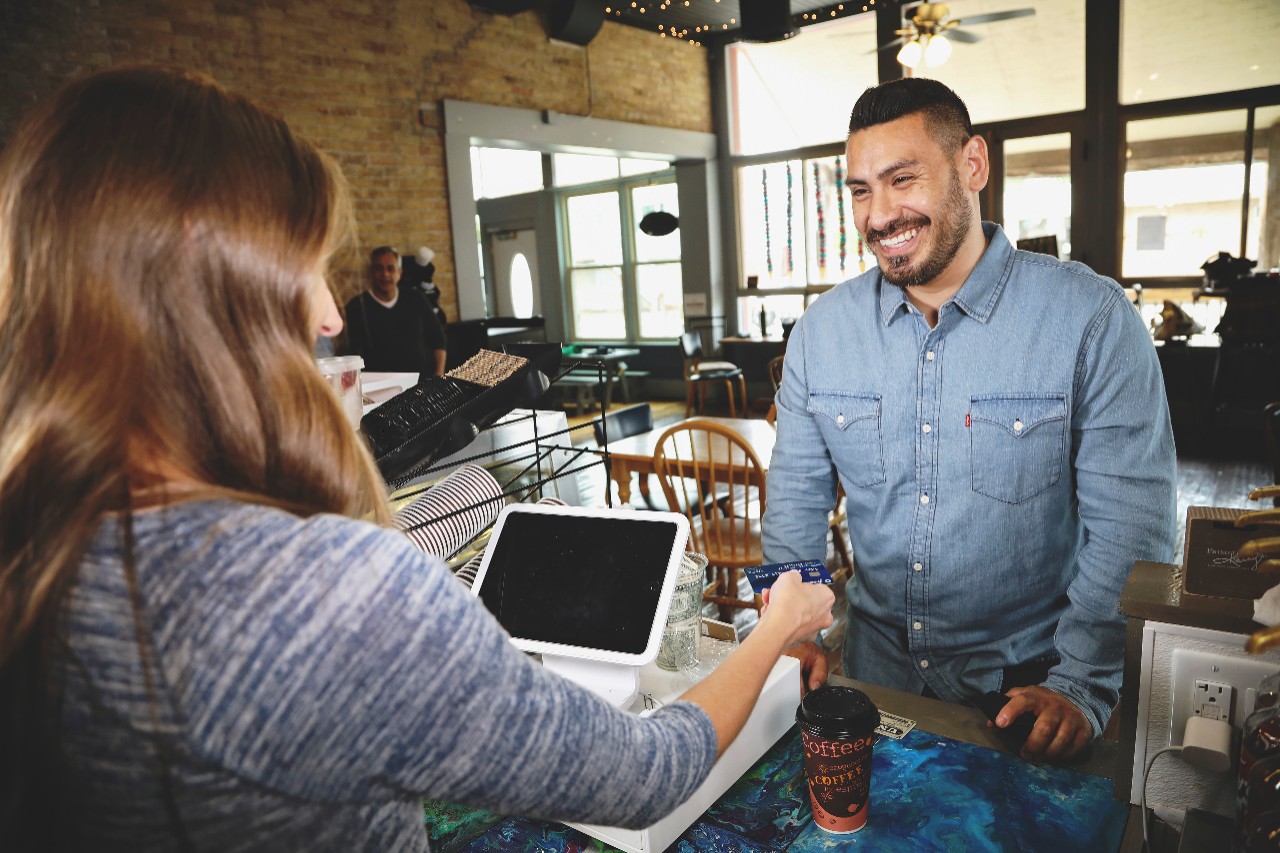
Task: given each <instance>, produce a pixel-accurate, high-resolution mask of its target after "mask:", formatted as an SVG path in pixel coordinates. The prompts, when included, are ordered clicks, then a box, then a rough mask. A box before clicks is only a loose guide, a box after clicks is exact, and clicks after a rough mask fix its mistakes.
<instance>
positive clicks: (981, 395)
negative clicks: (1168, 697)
mask: <svg viewBox="0 0 1280 853" xmlns="http://www.w3.org/2000/svg"><path fill="white" fill-rule="evenodd" d="M847 154H848V176H849V178H848V184H849V187H850V190H851V192H852V195H853V205H854V216H855V222H856V224H857V228H858V231H859V232H861V233H862V234H863V236H864V237H865V239H866V241H867V243H868V245H870V247H871V249H872V251H873V252H874V253H875V255H876V260H877V261H878V262H879V269H875V270H871V271H870V272H867V273H866V274H864V275H862V276H859V277H858V278H855V279H853V280H852V281H848V282H845V283H844V284H842V285H840V286H839V287H837V288H835V289H834V290H832V291H831V292H829V293H827V294H825V295H823V296H822V297H821V298H820V299H818V300H817V301H816V302H815V303H814V304H813V305H812V306H811V307H810V308H809V309H808V311H806V312H805V314H804V316H803V317H802V318H801V319H800V322H799V323H798V324H797V325H796V327H795V330H794V331H793V333H792V335H791V339H790V344H789V346H788V349H787V357H786V362H785V371H784V376H783V380H782V387H781V389H780V391H779V392H778V397H777V405H778V420H777V426H778V442H777V446H776V448H775V450H774V453H773V459H772V462H771V464H770V470H769V477H768V509H767V514H766V515H765V519H764V548H765V557H766V559H767V560H769V561H770V562H780V561H785V560H795V559H812V558H815V557H821V556H822V555H823V554H825V552H826V532H827V514H828V513H829V512H830V510H831V509H832V506H833V504H834V501H835V494H836V476H837V474H838V475H839V478H840V482H842V483H843V484H844V487H845V491H846V492H847V494H848V518H849V533H850V536H851V538H852V540H853V544H854V549H855V553H856V555H857V568H856V570H855V578H854V579H853V580H852V581H851V582H850V584H849V586H848V598H849V619H848V627H847V629H846V636H845V645H844V667H845V672H846V674H848V675H850V676H853V677H855V678H861V679H864V680H867V681H872V682H875V683H879V684H884V685H887V686H890V687H896V688H899V689H902V690H907V691H911V692H915V693H922V694H924V695H926V696H936V697H938V698H941V699H944V700H947V701H950V702H965V701H968V700H970V699H972V698H973V697H975V696H977V695H980V694H982V693H984V692H987V691H992V690H999V691H1005V692H1006V693H1007V694H1008V695H1010V696H1011V697H1012V699H1011V701H1010V702H1009V704H1008V705H1006V706H1005V708H1004V710H1003V711H1002V712H1001V713H1000V716H999V718H998V720H997V725H1000V726H1007V725H1009V724H1010V723H1011V722H1012V721H1013V720H1014V719H1016V718H1017V717H1018V716H1020V715H1021V714H1022V713H1024V712H1031V713H1034V714H1036V715H1037V716H1038V719H1037V722H1036V726H1035V729H1034V730H1033V732H1032V734H1031V736H1030V737H1029V738H1028V739H1027V741H1026V743H1025V744H1024V746H1023V755H1024V756H1025V757H1028V758H1039V757H1047V758H1059V759H1061V758H1066V757H1069V756H1071V755H1074V754H1075V753H1077V752H1078V751H1080V750H1081V749H1083V748H1084V746H1085V745H1087V744H1088V743H1089V741H1090V740H1091V739H1092V738H1093V737H1096V736H1097V735H1098V734H1099V733H1100V732H1101V730H1102V728H1103V726H1105V725H1106V722H1107V718H1108V717H1109V716H1110V713H1111V709H1112V708H1113V707H1114V705H1115V703H1116V700H1117V697H1118V690H1119V685H1120V675H1121V669H1122V654H1123V647H1124V624H1123V619H1122V618H1121V616H1120V614H1119V612H1118V609H1117V603H1118V600H1119V596H1120V590H1121V588H1122V587H1123V586H1124V582H1125V579H1126V578H1127V577H1128V574H1129V571H1130V569H1131V568H1132V566H1133V563H1134V561H1135V560H1163V561H1168V560H1170V559H1171V558H1172V556H1173V544H1174V529H1175V523H1174V515H1175V509H1174V508H1175V458H1174V447H1173V434H1172V431H1171V429H1170V423H1169V412H1168V404H1167V402H1166V400H1165V395H1164V385H1163V382H1162V380H1161V376H1160V367H1159V364H1158V363H1157V360H1156V354H1155V349H1154V348H1153V346H1152V344H1151V340H1150V337H1149V336H1148V334H1147V330H1146V328H1145V326H1144V325H1143V324H1142V321H1141V320H1140V318H1139V317H1138V314H1137V312H1136V311H1134V310H1133V308H1132V306H1131V305H1130V304H1129V302H1128V300H1127V299H1126V298H1125V295H1124V291H1123V290H1122V289H1121V288H1120V287H1119V286H1118V285H1117V284H1116V283H1115V282H1114V281H1112V280H1110V279H1107V278H1103V277H1101V276H1098V275H1096V274H1095V273H1093V272H1092V271H1091V270H1089V269H1088V268H1087V267H1084V266H1083V265H1081V264H1076V263H1061V262H1059V261H1057V260H1056V259H1053V258H1050V257H1048V256H1045V255H1038V254H1030V253H1027V252H1019V251H1015V250H1014V248H1013V246H1011V245H1010V243H1009V240H1008V238H1006V237H1005V235H1004V232H1003V231H1002V230H1001V229H1000V227H999V226H997V225H994V224H991V223H984V222H982V221H981V220H980V217H979V208H978V192H979V191H980V190H982V188H983V187H984V186H985V185H986V182H987V175H988V169H989V163H988V159H987V147H986V143H985V142H984V140H983V139H982V137H980V136H975V135H974V134H973V129H972V126H971V125H970V122H969V115H968V110H967V109H966V108H965V106H964V104H963V102H961V101H960V99H959V98H958V97H957V96H956V95H955V93H954V92H952V91H951V90H950V89H948V88H947V87H946V86H944V85H942V84H941V83H938V82H936V81H933V80H927V79H922V78H917V79H905V80H897V81H894V82H891V83H886V84H884V85H882V86H879V87H876V88H872V89H868V90H867V91H866V92H865V93H864V94H863V95H862V97H861V98H860V99H859V100H858V103H857V105H856V106H855V107H854V109H853V116H852V118H851V121H850V135H849V143H848V151H847ZM814 662H815V663H816V664H818V665H819V667H820V668H821V666H822V664H821V663H820V662H818V661H817V660H815V661H814Z"/></svg>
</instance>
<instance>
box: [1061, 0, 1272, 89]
mask: <svg viewBox="0 0 1280 853" xmlns="http://www.w3.org/2000/svg"><path fill="white" fill-rule="evenodd" d="M1046 5H1054V4H1044V3H1041V4H1038V5H1037V12H1039V11H1040V10H1042V9H1043V8H1044V7H1045V6H1046ZM1121 10H1122V15H1123V18H1122V20H1121V22H1120V37H1121V42H1120V103H1122V104H1137V103H1151V102H1152V101H1167V100H1172V99H1174V98H1185V97H1188V96H1191V95H1208V94H1213V93H1214V92H1231V91H1235V90H1239V89H1256V88H1258V87H1261V86H1274V85H1276V84H1278V83H1280V54H1278V53H1277V52H1276V44H1277V43H1278V42H1280V15H1277V14H1276V12H1277V11H1278V10H1277V9H1276V7H1275V4H1274V3H1263V4H1259V3H1258V0H1216V2H1213V3H1203V2H1199V0H1124V2H1123V3H1122V4H1121Z"/></svg>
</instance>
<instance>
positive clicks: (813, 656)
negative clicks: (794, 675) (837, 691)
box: [783, 642, 827, 691]
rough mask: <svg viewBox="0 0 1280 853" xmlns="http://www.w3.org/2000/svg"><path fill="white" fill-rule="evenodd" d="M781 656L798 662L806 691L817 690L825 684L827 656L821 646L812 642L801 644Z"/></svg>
mask: <svg viewBox="0 0 1280 853" xmlns="http://www.w3.org/2000/svg"><path fill="white" fill-rule="evenodd" d="M783 654H785V655H786V656H787V657H793V658H795V659H796V660H798V661H800V679H801V681H802V682H803V683H804V689H805V690H806V691H808V690H817V689H818V688H819V687H821V686H822V685H824V684H826V683H827V655H826V652H824V651H823V650H822V646H819V645H818V644H817V643H814V642H807V643H801V644H800V645H798V646H792V647H791V648H789V649H787V650H786V651H785V652H783Z"/></svg>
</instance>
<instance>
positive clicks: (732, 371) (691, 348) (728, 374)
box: [680, 330, 747, 418]
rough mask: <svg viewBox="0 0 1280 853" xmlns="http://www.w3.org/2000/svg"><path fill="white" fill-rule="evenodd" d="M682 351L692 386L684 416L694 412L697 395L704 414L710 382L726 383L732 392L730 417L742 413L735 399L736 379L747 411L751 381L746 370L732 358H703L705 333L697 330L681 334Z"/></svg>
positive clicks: (687, 396) (726, 387)
mask: <svg viewBox="0 0 1280 853" xmlns="http://www.w3.org/2000/svg"><path fill="white" fill-rule="evenodd" d="M680 353H681V355H682V356H683V357H684V378H685V383H686V384H687V386H688V393H687V394H686V395H685V402H684V416H685V417H686V418H687V417H689V415H691V414H692V413H693V398H694V395H695V393H696V394H697V397H698V414H702V409H703V406H704V405H705V403H706V392H707V385H708V383H710V384H719V383H724V388H725V393H727V394H728V395H729V417H731V418H736V417H737V416H738V410H737V407H736V406H735V405H734V402H733V386H734V380H737V385H738V393H739V396H740V397H741V398H742V408H743V414H745V413H746V408H747V380H746V379H745V378H743V376H742V369H741V368H740V367H738V365H736V364H734V363H732V362H729V361H708V360H706V359H704V358H703V353H702V334H701V333H700V332H698V331H697V330H694V331H692V332H685V333H684V334H683V335H681V336H680Z"/></svg>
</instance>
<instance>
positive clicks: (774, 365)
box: [769, 355, 782, 394]
mask: <svg viewBox="0 0 1280 853" xmlns="http://www.w3.org/2000/svg"><path fill="white" fill-rule="evenodd" d="M769 381H770V382H771V383H773V393H775V394H777V393H778V389H779V388H781V387H782V356H780V355H778V356H774V357H773V358H771V359H769Z"/></svg>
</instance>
